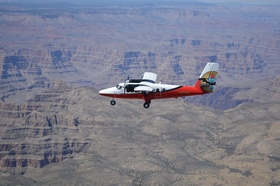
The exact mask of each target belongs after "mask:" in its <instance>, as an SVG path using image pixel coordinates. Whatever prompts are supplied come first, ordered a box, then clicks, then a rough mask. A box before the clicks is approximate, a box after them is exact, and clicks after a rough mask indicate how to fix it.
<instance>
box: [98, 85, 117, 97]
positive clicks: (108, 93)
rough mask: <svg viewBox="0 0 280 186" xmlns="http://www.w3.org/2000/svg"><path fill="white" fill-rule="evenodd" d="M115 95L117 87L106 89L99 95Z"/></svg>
mask: <svg viewBox="0 0 280 186" xmlns="http://www.w3.org/2000/svg"><path fill="white" fill-rule="evenodd" d="M114 93H115V87H112V88H106V89H103V90H100V91H99V94H100V95H102V96H110V95H113V94H114Z"/></svg>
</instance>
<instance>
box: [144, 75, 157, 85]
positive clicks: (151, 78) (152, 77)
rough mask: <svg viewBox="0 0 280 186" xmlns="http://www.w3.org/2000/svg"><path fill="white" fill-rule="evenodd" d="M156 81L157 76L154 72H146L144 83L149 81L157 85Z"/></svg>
mask: <svg viewBox="0 0 280 186" xmlns="http://www.w3.org/2000/svg"><path fill="white" fill-rule="evenodd" d="M156 80H157V74H155V73H152V72H145V73H144V75H143V77H142V81H147V82H151V83H155V82H156Z"/></svg>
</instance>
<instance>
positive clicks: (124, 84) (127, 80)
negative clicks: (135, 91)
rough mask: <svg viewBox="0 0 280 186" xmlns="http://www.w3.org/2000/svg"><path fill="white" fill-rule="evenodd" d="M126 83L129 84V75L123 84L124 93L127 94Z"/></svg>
mask: <svg viewBox="0 0 280 186" xmlns="http://www.w3.org/2000/svg"><path fill="white" fill-rule="evenodd" d="M126 82H129V74H128V75H127V78H126V80H125V81H124V83H123V86H124V87H123V93H124V94H125V90H126Z"/></svg>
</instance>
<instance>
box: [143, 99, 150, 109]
mask: <svg viewBox="0 0 280 186" xmlns="http://www.w3.org/2000/svg"><path fill="white" fill-rule="evenodd" d="M150 103H151V101H148V102H145V103H144V104H143V107H144V108H146V109H147V108H149V107H150Z"/></svg>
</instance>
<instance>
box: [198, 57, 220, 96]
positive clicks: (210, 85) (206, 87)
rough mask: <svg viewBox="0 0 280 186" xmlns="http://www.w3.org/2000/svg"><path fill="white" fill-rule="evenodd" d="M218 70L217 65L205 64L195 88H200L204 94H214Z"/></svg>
mask: <svg viewBox="0 0 280 186" xmlns="http://www.w3.org/2000/svg"><path fill="white" fill-rule="evenodd" d="M218 70H219V63H210V62H209V63H207V64H206V66H205V67H204V69H203V71H202V73H201V74H200V76H199V79H198V80H197V82H196V84H195V86H196V87H197V88H201V89H202V90H203V91H204V92H205V93H210V92H214V89H215V85H216V80H217V77H218Z"/></svg>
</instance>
